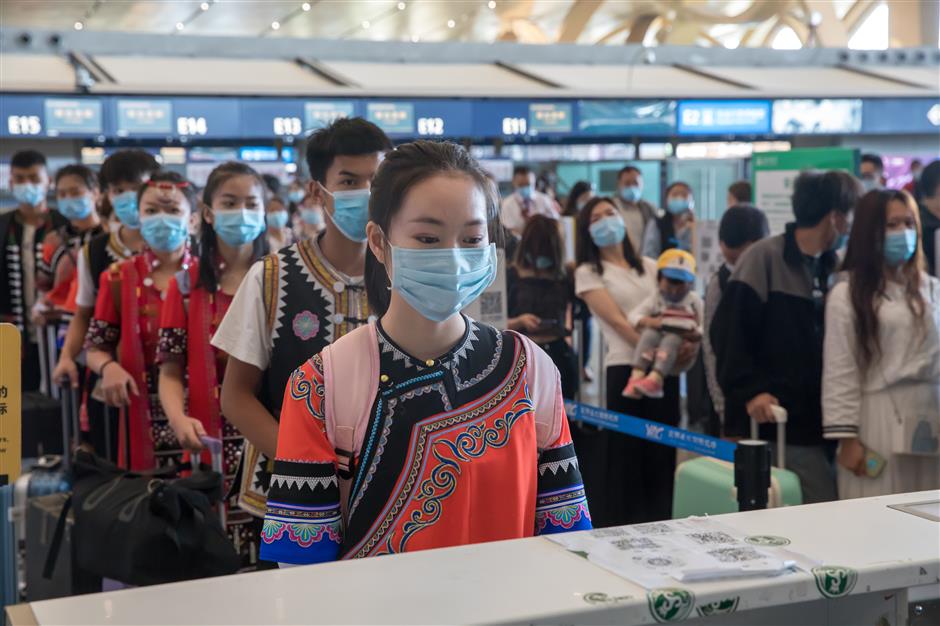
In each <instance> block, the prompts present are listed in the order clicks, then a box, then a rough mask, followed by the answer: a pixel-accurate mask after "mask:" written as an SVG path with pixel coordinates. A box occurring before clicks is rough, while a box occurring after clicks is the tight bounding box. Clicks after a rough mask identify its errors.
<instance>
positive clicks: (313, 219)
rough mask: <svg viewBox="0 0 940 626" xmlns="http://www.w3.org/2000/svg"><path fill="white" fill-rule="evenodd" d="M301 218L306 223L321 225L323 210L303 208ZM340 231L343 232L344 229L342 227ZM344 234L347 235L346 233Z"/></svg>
mask: <svg viewBox="0 0 940 626" xmlns="http://www.w3.org/2000/svg"><path fill="white" fill-rule="evenodd" d="M300 219H302V220H303V221H304V224H310V225H311V226H320V225H322V224H323V212H322V211H318V210H317V209H301V210H300ZM334 223H335V222H334ZM340 232H342V229H340ZM343 234H344V235H345V234H346V233H343Z"/></svg>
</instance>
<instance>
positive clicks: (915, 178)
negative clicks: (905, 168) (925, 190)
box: [911, 171, 920, 183]
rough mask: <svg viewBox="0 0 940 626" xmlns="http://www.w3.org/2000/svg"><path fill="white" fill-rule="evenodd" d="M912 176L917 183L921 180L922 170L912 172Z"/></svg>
mask: <svg viewBox="0 0 940 626" xmlns="http://www.w3.org/2000/svg"><path fill="white" fill-rule="evenodd" d="M911 178H912V179H913V180H914V182H915V183H917V182H920V171H917V172H911Z"/></svg>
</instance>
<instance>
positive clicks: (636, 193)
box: [620, 185, 643, 202]
mask: <svg viewBox="0 0 940 626" xmlns="http://www.w3.org/2000/svg"><path fill="white" fill-rule="evenodd" d="M642 196H643V188H642V187H640V186H639V185H631V186H630V187H622V188H621V189H620V197H621V198H623V199H624V200H626V201H627V202H638V201H639V200H640V198H641V197H642Z"/></svg>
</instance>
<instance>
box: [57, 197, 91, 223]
mask: <svg viewBox="0 0 940 626" xmlns="http://www.w3.org/2000/svg"><path fill="white" fill-rule="evenodd" d="M56 207H57V208H58V209H59V213H61V214H62V215H64V216H65V219H69V220H83V219H85V218H86V217H88V216H89V215H91V212H92V211H93V210H94V209H95V203H94V201H93V200H92V199H91V196H78V197H77V198H59V201H58V203H57V204H56Z"/></svg>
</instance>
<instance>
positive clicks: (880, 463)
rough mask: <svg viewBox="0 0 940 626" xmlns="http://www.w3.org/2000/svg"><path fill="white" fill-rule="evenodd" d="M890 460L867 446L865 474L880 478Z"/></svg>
mask: <svg viewBox="0 0 940 626" xmlns="http://www.w3.org/2000/svg"><path fill="white" fill-rule="evenodd" d="M887 464H888V462H887V461H886V460H885V458H884V457H883V456H881V455H880V454H878V453H877V452H875V451H874V450H872V449H870V448H865V475H866V476H868V477H869V478H878V477H879V476H881V472H883V471H884V469H885V465H887Z"/></svg>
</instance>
